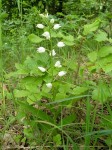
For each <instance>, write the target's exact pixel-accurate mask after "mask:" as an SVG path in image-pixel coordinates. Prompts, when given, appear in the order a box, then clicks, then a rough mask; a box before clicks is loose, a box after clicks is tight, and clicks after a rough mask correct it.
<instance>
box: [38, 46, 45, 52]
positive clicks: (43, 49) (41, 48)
mask: <svg viewBox="0 0 112 150" xmlns="http://www.w3.org/2000/svg"><path fill="white" fill-rule="evenodd" d="M37 52H38V53H44V52H45V48H44V47H39V48H37Z"/></svg>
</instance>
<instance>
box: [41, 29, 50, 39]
mask: <svg viewBox="0 0 112 150" xmlns="http://www.w3.org/2000/svg"><path fill="white" fill-rule="evenodd" d="M42 36H44V37H46V39H50V33H49V32H48V31H46V32H44V33H43V34H42Z"/></svg>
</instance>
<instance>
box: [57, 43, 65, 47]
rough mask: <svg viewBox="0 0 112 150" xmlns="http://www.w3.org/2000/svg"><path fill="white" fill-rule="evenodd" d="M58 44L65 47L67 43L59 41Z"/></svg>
mask: <svg viewBox="0 0 112 150" xmlns="http://www.w3.org/2000/svg"><path fill="white" fill-rule="evenodd" d="M57 46H58V47H64V46H65V43H63V42H58V43H57Z"/></svg>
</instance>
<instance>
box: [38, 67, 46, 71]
mask: <svg viewBox="0 0 112 150" xmlns="http://www.w3.org/2000/svg"><path fill="white" fill-rule="evenodd" d="M38 69H39V70H40V71H42V72H45V71H46V69H45V68H43V67H38Z"/></svg>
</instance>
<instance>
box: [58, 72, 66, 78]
mask: <svg viewBox="0 0 112 150" xmlns="http://www.w3.org/2000/svg"><path fill="white" fill-rule="evenodd" d="M65 74H66V71H60V72H59V73H58V76H60V77H62V76H64V75H65Z"/></svg>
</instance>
